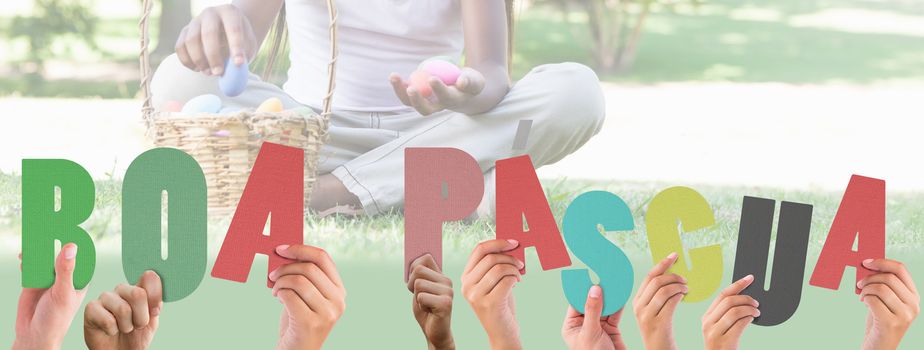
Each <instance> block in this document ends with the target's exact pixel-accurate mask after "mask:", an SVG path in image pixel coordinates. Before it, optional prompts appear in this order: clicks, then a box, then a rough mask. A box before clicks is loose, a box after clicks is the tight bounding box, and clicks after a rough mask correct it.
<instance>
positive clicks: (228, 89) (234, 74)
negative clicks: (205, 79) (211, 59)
mask: <svg viewBox="0 0 924 350" xmlns="http://www.w3.org/2000/svg"><path fill="white" fill-rule="evenodd" d="M248 77H250V70H249V67H248V65H247V60H244V63H242V64H241V65H236V64H234V62H232V61H231V59H228V60H226V61H225V74H223V75H222V76H221V78H219V79H218V88H219V89H221V92H222V93H223V94H225V96H230V97H234V96H237V95H240V94H241V93H242V92H244V89H245V88H247V79H248Z"/></svg>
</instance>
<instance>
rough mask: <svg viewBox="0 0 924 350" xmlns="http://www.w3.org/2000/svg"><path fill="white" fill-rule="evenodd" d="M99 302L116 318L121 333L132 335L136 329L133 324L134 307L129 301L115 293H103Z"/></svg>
mask: <svg viewBox="0 0 924 350" xmlns="http://www.w3.org/2000/svg"><path fill="white" fill-rule="evenodd" d="M99 301H100V303H102V304H103V308H105V309H106V310H107V311H109V313H110V314H112V316H114V317H115V319H116V324H117V325H118V326H119V331H120V332H122V333H131V331H133V330H134V329H135V326H134V323H133V322H132V307H131V305H129V304H128V302H127V301H125V300H124V299H122V298H121V297H119V296H118V295H117V294H115V293H113V292H103V294H102V295H100V297H99Z"/></svg>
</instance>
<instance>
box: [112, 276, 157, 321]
mask: <svg viewBox="0 0 924 350" xmlns="http://www.w3.org/2000/svg"><path fill="white" fill-rule="evenodd" d="M115 292H116V294H118V295H119V297H120V298H122V300H125V301H126V302H127V303H128V305H129V306H131V311H132V325H133V326H134V328H141V327H144V326H147V325H148V322H149V321H150V320H151V315H150V312H151V309H150V308H149V307H148V293H147V292H146V291H145V290H144V289H142V288H141V287H135V286H130V285H127V284H120V285H118V286H116V288H115Z"/></svg>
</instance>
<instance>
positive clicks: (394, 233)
mask: <svg viewBox="0 0 924 350" xmlns="http://www.w3.org/2000/svg"><path fill="white" fill-rule="evenodd" d="M96 185H97V201H96V211H95V213H94V214H93V217H91V219H90V220H89V221H88V222H87V223H86V224H85V225H84V227H85V228H87V230H88V231H90V232H91V233H92V234H93V235H95V236H97V237H96V239H95V241H96V244H97V249H98V252H99V255H98V263H97V269H96V272H95V275H94V278H93V281H92V282H91V285H90V287H89V288H90V290H89V294H88V295H89V298H93V297H95V296H98V295H99V294H100V293H101V292H102V291H104V290H108V289H110V288H112V287H113V286H115V285H116V284H118V283H124V282H125V279H124V276H123V273H122V270H121V262H120V256H121V253H120V249H119V248H118V247H119V244H120V242H119V240H120V239H119V230H120V229H119V227H120V220H121V219H120V217H119V212H120V210H119V207H120V205H121V204H120V195H121V194H120V184H119V181H118V180H115V179H109V180H98V181H97V182H96ZM668 186H669V184H659V183H621V182H589V181H579V180H564V179H560V180H552V181H545V182H544V189H545V191H546V194H547V197H548V199H549V201H550V205H551V207H552V209H553V212H554V214H555V215H556V217H557V218H558V219H559V220H560V218H561V215H562V213H563V211H564V208H565V207H566V206H567V204H568V203H570V201H571V199H572V198H573V197H574V196H576V195H577V194H579V193H582V192H585V191H589V190H607V191H611V192H613V193H616V194H618V195H620V196H621V197H622V198H623V199H624V200H625V201H626V203H627V204H628V205H629V206H630V208H632V211H633V213H634V217H635V220H636V230H635V232H631V233H630V232H613V233H608V234H607V237H608V238H609V239H610V240H612V241H613V242H615V243H616V244H618V245H619V246H620V247H621V248H622V249H623V250H624V251H625V252H626V254H627V255H628V256H629V258H630V260H631V261H632V263H633V266H634V271H635V277H636V288H637V286H638V283H639V281H640V279H641V278H642V277H643V276H644V272H645V271H647V269H649V268H650V267H651V258H650V255H649V252H648V245H647V241H646V238H645V230H644V224H643V223H644V214H645V208H646V207H647V203H648V201H649V200H650V199H651V198H652V196H654V195H655V194H656V193H657V192H659V191H660V190H663V189H664V188H667V187H668ZM19 187H20V178H19V177H18V176H16V175H10V174H0V239H2V240H7V241H9V240H15V239H18V235H19V234H20V215H21V213H20V208H19V205H20V193H19ZM691 187H693V188H695V189H697V190H698V191H699V192H700V193H702V194H703V195H704V197H705V198H706V199H707V200H708V201H709V203H710V204H711V206H712V208H713V210H714V212H715V216H716V220H717V225H716V226H715V227H713V228H711V229H707V230H704V231H702V232H697V233H693V234H687V235H684V236H685V237H684V244H685V246H687V247H696V246H702V245H706V244H720V245H721V246H722V248H723V252H724V257H723V261H724V271H723V273H724V277H723V280H724V281H730V280H731V271H732V267H733V263H734V258H735V253H734V250H735V245H736V236H737V226H738V220H739V215H740V206H741V197H742V196H745V195H748V196H759V197H766V198H773V199H778V200H787V201H795V202H802V203H808V204H812V205H814V216H813V220H812V229H811V244H810V246H809V252H808V259H807V262H806V282H805V283H804V286H803V292H802V302H801V304H800V307H799V310H798V311H797V312H796V314H795V315H794V316H793V317H792V318H791V319H790V320H789V321H787V322H786V323H784V324H782V325H780V326H775V327H760V326H751V327H750V328H749V330H748V331H747V332H746V333H745V336H744V338H743V340H742V347H743V348H748V349H777V348H799V349H802V348H831V349H834V348H837V349H841V348H856V347H857V346H858V344H859V343H860V341H861V340H862V334H863V326H864V320H865V313H866V309H865V307H864V306H863V305H862V304H860V303H859V302H857V300H856V296H855V295H854V294H853V292H852V289H851V288H849V287H842V288H841V289H840V290H838V291H830V290H826V289H821V288H817V287H812V286H809V285H808V282H807V279H808V276H809V275H810V274H811V271H812V270H813V268H814V265H815V260H816V259H817V257H818V254H819V251H820V249H821V243H822V241H823V240H824V237H825V236H826V233H827V230H828V228H829V226H830V223H831V219H832V218H833V216H834V214H835V212H836V209H837V206H838V203H839V202H840V196H841V193H839V192H824V191H786V190H780V189H773V188H755V187H715V186H699V185H691ZM886 210H887V221H888V222H887V230H888V238H887V239H888V245H887V256H889V257H891V258H894V259H899V260H902V261H904V262H905V263H906V264H907V265H908V266H909V268H910V269H911V271H912V274H913V276H914V278H915V280H918V281H924V265H922V263H924V259H922V258H921V256H920V253H919V252H920V251H921V249H922V248H924V237H922V232H924V227H922V226H924V220H922V219H921V218H920V213H921V212H922V210H924V194H922V193H913V192H908V193H905V192H898V193H889V194H888V197H887V209H886ZM306 224H307V225H306V228H305V232H306V238H305V240H306V242H307V243H309V244H313V245H318V246H323V247H324V248H325V249H327V250H328V251H330V252H331V253H332V255H333V256H334V258H335V260H336V262H337V264H338V267H339V270H340V272H341V274H342V276H343V278H344V283H345V284H346V287H347V289H348V290H349V297H348V299H347V303H348V305H349V306H348V308H347V312H346V314H345V315H344V317H343V319H342V320H341V322H340V323H339V324H338V325H337V327H336V328H335V330H334V332H333V333H332V334H331V337H330V339H329V342H328V346H329V348H331V349H356V348H368V347H376V348H382V346H383V344H387V346H386V348H390V349H391V348H394V349H399V348H400V349H406V348H419V347H421V345H422V341H421V337H420V333H419V329H418V328H417V325H416V324H415V323H414V321H413V318H412V317H411V314H410V305H409V297H410V294H409V293H408V292H407V290H406V289H405V286H404V285H403V283H402V278H401V275H402V270H401V261H402V258H401V257H402V253H401V252H402V251H403V218H402V216H401V215H398V214H389V215H383V216H377V217H373V218H360V219H350V218H342V217H341V218H326V219H320V220H318V219H313V218H310V219H308V220H306ZM209 226H210V227H209V236H210V243H209V253H210V256H211V257H210V259H209V264H210V265H211V263H212V262H213V261H214V256H215V254H216V253H217V251H218V248H219V247H220V244H221V241H222V238H223V236H224V230H226V229H227V226H228V222H227V220H212V221H211V222H210V224H209ZM492 226H493V225H492V224H491V223H490V222H488V221H479V222H475V223H471V224H462V223H451V224H447V225H446V228H445V231H446V234H445V235H444V239H443V241H444V256H445V262H444V264H445V268H444V270H445V271H446V274H447V275H448V276H450V277H451V278H452V279H453V281H454V282H455V286H454V288H455V292H456V293H455V295H456V298H455V304H454V315H453V327H454V328H453V330H454V333H455V335H456V339H457V342H458V345H459V347H460V348H465V349H468V348H472V349H483V348H487V339H486V338H485V336H484V332H483V330H481V327H480V325H479V324H478V321H477V319H476V318H475V316H474V314H473V313H472V312H471V310H470V308H469V307H468V305H467V304H466V302H465V301H464V299H463V298H462V297H461V295H462V294H461V292H460V290H459V288H460V285H459V283H460V282H459V276H460V275H461V271H462V267H463V265H464V263H465V260H466V257H467V255H468V253H469V252H470V251H471V249H472V247H473V246H474V245H475V244H476V243H477V242H479V241H482V240H484V239H488V238H491V237H493V227H492ZM5 248H6V251H0V279H2V280H4V281H7V282H8V283H4V284H3V285H2V286H0V309H2V310H4V312H3V314H5V315H7V317H4V318H0V344H9V343H10V342H11V341H12V329H13V324H12V322H13V317H12V315H13V310H15V307H16V296H17V295H18V293H19V287H18V280H19V271H18V270H17V269H16V263H15V260H14V258H13V256H14V254H15V248H14V247H12V246H6V247H5ZM572 260H573V262H574V265H573V267H574V268H581V267H583V264H582V263H581V262H580V261H579V260H578V259H576V258H572ZM265 261H266V259H265V258H264V257H262V256H258V257H257V259H256V262H255V264H254V267H253V269H252V270H251V275H250V279H249V282H248V283H246V284H238V283H232V282H228V281H222V280H217V279H214V278H211V277H209V276H208V275H206V276H204V280H203V282H202V284H201V285H200V287H199V289H197V290H196V292H195V293H193V295H191V296H190V297H188V298H186V299H184V300H181V301H178V302H175V303H171V304H169V305H167V306H166V307H165V311H164V314H163V316H162V317H163V318H162V321H161V325H162V326H161V329H160V330H159V333H158V336H157V337H156V339H155V343H154V344H153V347H152V348H153V349H179V348H182V349H188V348H206V347H207V348H267V347H268V346H269V344H273V343H274V342H275V340H276V338H275V337H276V333H275V332H276V327H277V323H276V322H277V321H278V317H279V316H278V315H279V311H280V306H279V304H278V302H276V301H275V300H274V299H273V298H272V297H271V296H270V293H269V292H268V290H267V289H266V288H265V285H264V284H263V283H262V282H261V281H262V276H261V274H262V273H265V266H266V265H265V264H266V263H265ZM527 264H528V266H529V273H528V274H527V275H526V277H525V278H524V280H523V282H522V283H521V284H520V285H518V286H517V288H516V289H515V294H516V298H517V308H518V319H519V322H520V324H521V329H522V334H523V338H524V343H525V345H526V348H528V349H560V348H564V344H562V342H561V338H560V336H559V331H558V330H559V327H560V325H561V317H562V315H563V314H564V310H565V308H566V305H567V304H566V301H565V299H564V296H563V294H562V292H561V286H560V283H561V282H560V280H559V272H558V271H554V270H553V271H541V269H540V268H539V262H538V260H537V258H536V255H535V254H534V252H532V251H528V252H527ZM851 279H852V269H848V270H847V273H845V275H844V278H843V281H842V283H841V285H842V286H849V285H850V284H851ZM919 283H920V282H919ZM707 306H708V302H701V303H685V304H683V305H682V306H681V307H680V308H679V309H678V311H677V314H676V316H675V321H674V325H675V326H674V327H675V334H676V338H677V340H678V342H679V344H680V345H681V347H683V348H693V349H696V348H701V345H700V344H702V338H701V335H700V333H699V327H700V326H699V318H700V317H701V315H702V313H703V312H704V311H705V309H706V307H707ZM76 319H77V320H78V321H76V322H75V324H74V325H73V326H72V328H71V330H70V332H69V334H68V336H67V339H66V344H65V348H80V347H81V346H82V341H83V340H82V339H83V337H82V332H81V330H80V327H81V324H80V321H79V320H81V319H82V315H80V314H78V316H77V318H76ZM820 324H823V325H824V326H823V327H820V326H819V325H820ZM620 327H621V329H622V331H623V334H624V335H625V336H626V342H627V344H628V345H629V346H630V348H640V346H641V339H640V338H639V335H638V331H637V326H636V324H635V320H634V318H633V317H632V316H631V306H630V307H629V309H627V311H626V313H625V315H624V316H623V318H622V323H621V326H620ZM357 335H361V336H357ZM903 346H904V347H903V349H918V348H920V347H921V346H924V326H922V323H921V322H920V321H919V322H917V323H916V324H915V325H913V326H912V329H911V330H909V332H908V335H907V336H906V340H905V342H904V344H903Z"/></svg>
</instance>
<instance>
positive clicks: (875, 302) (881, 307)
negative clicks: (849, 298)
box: [863, 295, 894, 317]
mask: <svg viewBox="0 0 924 350" xmlns="http://www.w3.org/2000/svg"><path fill="white" fill-rule="evenodd" d="M863 303H864V304H866V306H867V307H868V308H869V310H870V312H872V313H873V314H874V315H877V316H878V317H893V316H894V314H893V313H892V310H889V307H888V306H886V304H885V302H883V301H882V299H881V298H879V296H878V295H869V296H867V297H866V298H863Z"/></svg>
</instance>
